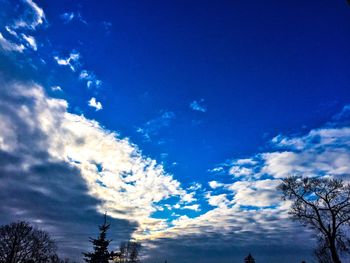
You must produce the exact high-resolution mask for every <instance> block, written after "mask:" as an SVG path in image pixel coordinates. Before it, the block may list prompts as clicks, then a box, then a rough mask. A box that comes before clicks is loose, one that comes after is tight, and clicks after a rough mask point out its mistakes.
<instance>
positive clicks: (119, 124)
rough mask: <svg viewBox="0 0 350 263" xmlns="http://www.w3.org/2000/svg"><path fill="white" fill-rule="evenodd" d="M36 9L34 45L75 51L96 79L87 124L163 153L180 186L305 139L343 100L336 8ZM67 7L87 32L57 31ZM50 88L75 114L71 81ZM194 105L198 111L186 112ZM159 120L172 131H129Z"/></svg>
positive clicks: (345, 59)
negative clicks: (44, 21)
mask: <svg viewBox="0 0 350 263" xmlns="http://www.w3.org/2000/svg"><path fill="white" fill-rule="evenodd" d="M39 4H40V6H42V7H43V8H44V10H45V12H46V14H47V17H50V27H51V28H50V29H49V30H47V31H45V36H47V37H48V38H49V39H50V41H51V42H52V43H54V46H55V47H56V48H57V49H60V50H65V51H66V52H67V54H68V53H69V52H70V51H71V50H74V49H75V50H79V52H80V54H81V55H82V57H83V58H84V66H85V68H91V69H93V70H94V72H95V73H96V74H97V75H98V76H99V78H101V79H102V80H103V83H104V85H103V87H102V88H101V90H100V92H99V93H100V100H101V101H102V103H103V104H104V114H101V113H100V112H97V113H95V112H94V111H93V110H90V112H87V113H86V115H87V116H89V117H92V118H96V119H98V120H99V121H100V122H101V123H102V124H103V125H105V126H106V127H107V128H109V129H115V130H118V131H119V132H121V134H122V135H123V136H127V137H130V138H131V140H132V141H133V142H135V143H137V144H139V145H140V144H141V145H143V146H142V149H143V151H144V152H145V153H146V154H147V155H150V156H153V157H157V156H158V157H159V156H160V154H161V153H164V152H165V153H167V154H168V156H167V158H166V160H167V162H168V163H172V162H177V163H178V164H179V165H177V166H176V167H173V168H172V167H169V169H175V170H173V172H174V173H176V174H181V175H182V176H184V177H185V178H186V177H191V178H193V176H195V177H201V176H205V174H206V170H207V169H208V168H211V167H213V166H215V164H217V163H218V162H222V161H223V160H225V159H228V158H235V157H242V156H245V155H249V154H252V153H254V152H256V151H257V150H258V149H259V147H262V146H263V145H264V143H265V142H266V141H267V140H268V139H270V138H271V137H273V136H275V135H277V134H279V133H291V132H302V131H303V130H304V131H308V130H309V129H310V128H312V127H315V126H317V125H320V124H321V123H323V122H325V121H326V120H328V119H329V118H330V116H331V115H333V114H334V113H335V112H338V111H339V110H340V109H341V108H342V107H343V105H344V104H346V103H347V102H349V97H350V91H349V84H350V77H349V68H350V49H349V47H348V46H349V44H348V43H350V28H349V25H350V14H349V13H350V9H349V7H348V6H347V5H346V3H345V1H340V0H339V1H217V2H213V1H200V2H199V1H152V2H149V1H113V2H110V1H99V2H98V4H96V3H95V2H88V1H84V2H80V3H77V2H72V1H59V2H45V1H40V2H39ZM77 10H78V11H79V12H80V14H81V16H82V17H83V19H84V20H86V21H88V24H87V25H86V24H84V23H82V22H80V21H78V20H77V21H72V22H71V23H70V24H69V26H68V25H66V24H62V21H60V17H59V14H62V13H63V12H69V11H74V12H76V11H77ZM102 21H106V22H108V23H111V26H110V27H109V28H108V30H105V28H104V26H103V22H102ZM61 76H62V75H61ZM60 81H61V83H64V81H66V83H65V85H63V86H64V88H65V89H67V88H68V89H69V96H70V98H69V102H70V103H71V106H72V107H71V108H72V109H74V107H75V106H77V105H78V106H79V107H81V106H80V105H82V104H84V102H85V101H86V100H87V98H88V95H86V96H84V91H82V88H79V87H78V86H77V84H76V83H72V81H71V78H69V77H67V79H66V80H64V79H63V78H61V79H60ZM201 99H203V100H204V101H203V105H205V107H206V108H207V111H206V112H205V113H203V112H198V111H191V109H190V108H189V104H190V103H191V102H192V101H193V100H197V101H198V100H201ZM166 111H171V112H173V113H174V114H175V117H174V118H173V119H172V120H171V121H170V122H171V125H170V124H169V125H166V126H165V127H162V128H160V129H159V131H157V134H155V135H154V136H153V137H154V138H152V140H151V142H144V138H143V137H142V136H140V134H139V133H137V132H136V129H137V127H141V126H142V125H144V124H145V123H146V122H147V121H149V120H152V119H155V118H157V117H159V116H161V115H162V113H163V112H166ZM159 141H161V142H164V143H162V144H159V143H158V142H159ZM182 176H181V177H182Z"/></svg>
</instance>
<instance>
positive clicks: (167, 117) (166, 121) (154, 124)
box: [136, 111, 175, 141]
mask: <svg viewBox="0 0 350 263" xmlns="http://www.w3.org/2000/svg"><path fill="white" fill-rule="evenodd" d="M174 118H175V113H174V112H172V111H165V112H163V113H162V114H161V115H160V116H159V117H156V118H154V119H151V120H149V121H147V122H146V123H145V124H144V125H143V126H141V127H139V128H137V130H136V131H137V132H138V133H140V134H142V135H143V137H144V138H145V140H146V141H151V139H152V137H153V136H155V135H157V134H158V133H159V131H160V130H161V129H162V128H164V127H167V126H169V125H170V122H171V121H172V120H173V119H174Z"/></svg>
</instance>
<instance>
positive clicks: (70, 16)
mask: <svg viewBox="0 0 350 263" xmlns="http://www.w3.org/2000/svg"><path fill="white" fill-rule="evenodd" d="M60 18H61V19H62V20H63V23H65V24H68V23H70V22H72V21H74V20H76V21H79V22H81V23H83V24H85V25H87V22H86V20H85V19H84V18H83V16H82V15H81V14H80V12H65V13H63V14H61V15H60Z"/></svg>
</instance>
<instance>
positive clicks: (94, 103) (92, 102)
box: [88, 97, 103, 111]
mask: <svg viewBox="0 0 350 263" xmlns="http://www.w3.org/2000/svg"><path fill="white" fill-rule="evenodd" d="M88 105H89V106H90V107H92V108H95V110H96V111H99V110H102V108H103V107H102V104H101V102H99V101H97V100H96V98H95V97H92V98H91V99H90V100H89V101H88Z"/></svg>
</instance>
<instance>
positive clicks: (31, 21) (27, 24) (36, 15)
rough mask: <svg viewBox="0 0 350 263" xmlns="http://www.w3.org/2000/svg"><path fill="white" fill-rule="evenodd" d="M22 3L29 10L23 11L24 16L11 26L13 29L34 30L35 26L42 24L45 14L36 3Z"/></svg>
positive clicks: (25, 1) (28, 1)
mask: <svg viewBox="0 0 350 263" xmlns="http://www.w3.org/2000/svg"><path fill="white" fill-rule="evenodd" d="M23 2H24V3H26V4H27V5H28V7H29V8H27V9H26V10H25V14H23V16H22V17H21V18H19V19H18V20H16V21H15V22H14V25H13V26H12V27H13V28H14V29H18V28H25V29H31V30H34V29H35V28H36V27H37V26H40V25H42V24H44V22H45V13H44V11H43V9H41V8H40V7H39V6H38V5H37V4H36V3H34V2H33V1H32V0H24V1H23Z"/></svg>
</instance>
